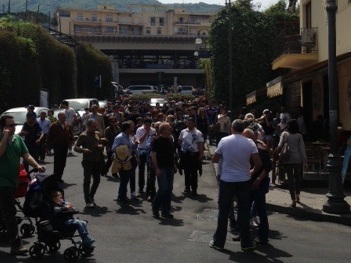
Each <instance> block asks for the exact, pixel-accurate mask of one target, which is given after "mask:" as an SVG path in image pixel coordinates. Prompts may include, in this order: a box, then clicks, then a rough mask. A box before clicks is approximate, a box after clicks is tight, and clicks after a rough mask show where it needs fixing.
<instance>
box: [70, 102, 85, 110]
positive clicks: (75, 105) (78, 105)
mask: <svg viewBox="0 0 351 263" xmlns="http://www.w3.org/2000/svg"><path fill="white" fill-rule="evenodd" d="M67 101H68V103H69V104H68V105H69V106H70V107H71V108H73V109H75V110H82V109H84V108H90V106H89V101H88V100H82V101H77V100H72V101H70V100H67Z"/></svg>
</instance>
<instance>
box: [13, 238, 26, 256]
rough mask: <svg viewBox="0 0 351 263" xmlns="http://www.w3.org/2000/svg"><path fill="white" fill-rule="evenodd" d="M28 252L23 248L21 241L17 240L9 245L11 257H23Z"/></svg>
mask: <svg viewBox="0 0 351 263" xmlns="http://www.w3.org/2000/svg"><path fill="white" fill-rule="evenodd" d="M27 252H28V248H26V247H25V246H23V244H22V240H21V239H19V238H17V239H16V240H15V241H14V242H13V243H12V245H11V255H17V256H18V255H25V254H26V253H27Z"/></svg>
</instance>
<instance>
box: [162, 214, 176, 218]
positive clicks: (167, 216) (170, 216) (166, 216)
mask: <svg viewBox="0 0 351 263" xmlns="http://www.w3.org/2000/svg"><path fill="white" fill-rule="evenodd" d="M161 216H162V217H163V218H164V219H173V218H174V216H173V215H172V214H171V213H168V214H161Z"/></svg>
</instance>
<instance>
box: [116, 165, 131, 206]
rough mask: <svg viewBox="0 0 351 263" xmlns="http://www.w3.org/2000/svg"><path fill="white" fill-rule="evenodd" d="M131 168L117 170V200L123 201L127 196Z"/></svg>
mask: <svg viewBox="0 0 351 263" xmlns="http://www.w3.org/2000/svg"><path fill="white" fill-rule="evenodd" d="M132 171H133V170H132V169H130V170H121V171H120V172H119V176H120V182H119V189H118V197H117V200H118V201H125V200H126V197H127V185H128V182H129V179H130V176H131V174H132Z"/></svg>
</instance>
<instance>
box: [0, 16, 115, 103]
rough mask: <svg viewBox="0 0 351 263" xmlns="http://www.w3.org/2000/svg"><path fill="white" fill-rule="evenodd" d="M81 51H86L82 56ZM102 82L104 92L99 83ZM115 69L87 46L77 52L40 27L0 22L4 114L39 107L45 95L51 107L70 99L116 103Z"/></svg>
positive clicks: (97, 51) (1, 89)
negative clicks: (108, 99)
mask: <svg viewBox="0 0 351 263" xmlns="http://www.w3.org/2000/svg"><path fill="white" fill-rule="evenodd" d="M81 50H86V51H85V55H84V56H83V57H82V56H81V53H82V52H81ZM97 75H101V76H102V80H103V82H102V84H103V85H102V88H101V89H99V90H97V89H96V87H94V77H95V76H97ZM111 79H112V71H111V63H110V60H109V59H108V57H107V56H106V55H104V54H103V53H101V52H100V51H99V50H96V49H94V48H92V47H91V46H87V45H84V44H78V45H77V46H76V47H75V49H73V48H71V47H69V46H67V45H64V44H62V43H61V42H59V41H57V40H56V39H55V38H53V37H52V36H50V34H49V32H48V31H47V30H46V29H44V28H43V27H42V26H40V25H38V24H33V23H29V22H23V21H18V20H14V19H13V18H11V17H6V18H3V19H1V20H0V80H1V81H0V83H1V86H0V95H1V99H0V109H1V110H6V109H7V108H10V107H15V106H21V105H22V106H25V105H28V104H35V105H39V101H40V91H41V90H42V89H44V90H47V91H48V92H49V104H50V105H53V104H55V103H58V102H59V101H60V100H62V99H64V98H67V97H77V96H84V97H98V98H106V97H112V95H113V89H112V85H111V83H110V81H111Z"/></svg>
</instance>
